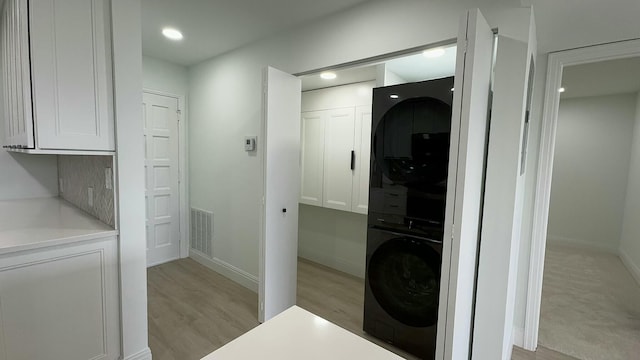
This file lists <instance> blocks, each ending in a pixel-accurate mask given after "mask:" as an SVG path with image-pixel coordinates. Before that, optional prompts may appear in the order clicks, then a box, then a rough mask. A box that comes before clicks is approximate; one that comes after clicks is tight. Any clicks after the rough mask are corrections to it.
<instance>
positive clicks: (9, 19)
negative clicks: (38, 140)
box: [1, 0, 34, 148]
mask: <svg viewBox="0 0 640 360" xmlns="http://www.w3.org/2000/svg"><path fill="white" fill-rule="evenodd" d="M28 20H29V18H28V4H27V0H7V1H6V2H5V5H4V8H3V10H2V60H1V61H2V78H3V81H2V84H3V86H2V92H3V96H2V97H3V99H4V104H3V105H4V114H3V115H4V119H3V120H4V123H5V139H4V144H5V145H8V146H13V147H21V148H33V147H34V137H33V117H32V111H31V71H30V68H29V57H30V54H29V27H28V26H29V23H28Z"/></svg>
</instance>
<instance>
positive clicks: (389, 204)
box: [364, 77, 453, 359]
mask: <svg viewBox="0 0 640 360" xmlns="http://www.w3.org/2000/svg"><path fill="white" fill-rule="evenodd" d="M452 101H453V77H447V78H442V79H436V80H430V81H424V82H418V83H409V84H402V85H396V86H388V87H383V88H376V89H374V91H373V119H372V127H371V128H372V138H371V139H372V142H371V176H370V185H369V186H370V188H369V219H368V222H369V226H368V230H367V231H368V233H367V257H366V259H367V265H366V266H367V268H366V281H365V283H366V284H365V304H364V305H365V306H364V330H365V331H366V332H367V333H368V334H370V335H372V336H375V337H377V338H380V339H382V340H384V341H387V342H389V343H391V344H394V345H395V346H397V347H399V348H401V349H404V350H406V351H407V352H410V353H412V354H414V355H417V356H419V357H421V358H423V359H433V358H434V357H435V347H436V328H437V323H438V301H439V296H440V268H441V263H442V241H443V231H444V217H445V203H446V201H445V199H446V190H447V188H446V185H447V170H448V166H449V139H450V135H451V104H452Z"/></svg>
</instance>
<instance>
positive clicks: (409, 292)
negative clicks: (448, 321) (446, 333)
mask: <svg viewBox="0 0 640 360" xmlns="http://www.w3.org/2000/svg"><path fill="white" fill-rule="evenodd" d="M440 266H441V245H440V244H438V243H433V242H431V241H430V240H423V239H418V238H412V237H398V238H395V239H391V240H389V241H386V242H385V243H383V244H382V245H380V246H379V247H378V248H377V249H376V250H375V251H374V252H373V254H372V255H371V258H370V259H369V266H368V273H367V275H368V277H367V279H368V281H369V286H370V287H371V292H372V293H373V295H374V297H375V298H376V300H377V301H378V303H379V304H380V306H381V307H382V308H383V309H384V310H385V311H386V312H387V313H388V314H389V315H390V316H391V317H393V318H394V319H396V320H398V321H399V322H401V323H403V324H406V325H409V326H415V327H426V326H432V325H435V324H436V323H437V321H438V299H439V296H440Z"/></svg>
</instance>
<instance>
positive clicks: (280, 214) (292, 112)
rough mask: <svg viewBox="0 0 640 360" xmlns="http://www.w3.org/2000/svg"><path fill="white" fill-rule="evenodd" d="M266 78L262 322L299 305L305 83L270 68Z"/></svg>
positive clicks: (264, 79)
mask: <svg viewBox="0 0 640 360" xmlns="http://www.w3.org/2000/svg"><path fill="white" fill-rule="evenodd" d="M263 75H264V78H263V87H264V92H263V96H264V98H263V119H262V122H263V123H262V126H263V131H262V134H263V136H262V142H261V143H262V146H261V150H262V156H263V158H262V161H263V170H264V174H263V176H264V198H263V207H262V234H261V239H260V240H261V241H260V242H261V243H260V281H259V302H258V303H259V305H258V308H259V309H258V314H259V316H258V318H259V321H260V322H264V321H267V320H269V319H271V318H272V317H274V316H276V315H277V314H279V313H280V312H282V311H284V310H286V309H288V308H289V307H291V306H293V305H295V304H296V280H297V260H298V199H299V196H300V103H301V82H300V79H298V78H296V77H294V76H293V75H290V74H287V73H284V72H282V71H280V70H276V69H274V68H271V67H267V68H266V69H265V70H264V74H263ZM258 141H259V142H260V139H258Z"/></svg>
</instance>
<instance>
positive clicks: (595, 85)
mask: <svg viewBox="0 0 640 360" xmlns="http://www.w3.org/2000/svg"><path fill="white" fill-rule="evenodd" d="M562 86H563V87H564V88H565V90H566V91H565V92H564V93H562V95H561V97H562V98H563V99H564V98H575V97H587V96H602V95H613V94H625V93H637V92H639V91H640V57H634V58H629V59H620V60H609V61H603V62H597V63H590V64H583V65H575V66H568V67H565V68H564V70H563V73H562Z"/></svg>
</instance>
